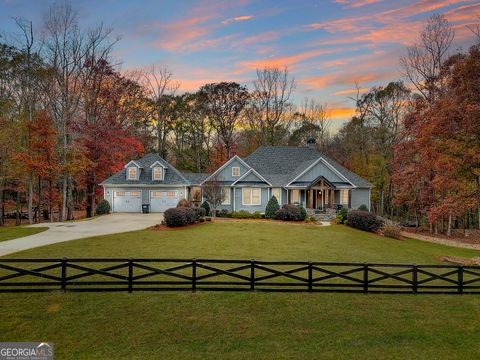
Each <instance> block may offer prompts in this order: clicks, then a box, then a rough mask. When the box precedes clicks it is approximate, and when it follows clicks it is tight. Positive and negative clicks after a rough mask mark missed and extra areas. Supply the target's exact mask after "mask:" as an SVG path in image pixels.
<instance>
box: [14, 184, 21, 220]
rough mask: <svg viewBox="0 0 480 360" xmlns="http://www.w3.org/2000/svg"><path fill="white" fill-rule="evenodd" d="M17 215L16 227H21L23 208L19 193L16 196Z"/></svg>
mask: <svg viewBox="0 0 480 360" xmlns="http://www.w3.org/2000/svg"><path fill="white" fill-rule="evenodd" d="M15 205H16V213H15V225H16V226H19V225H21V224H22V218H21V208H20V193H19V192H18V191H17V194H16V204H15Z"/></svg>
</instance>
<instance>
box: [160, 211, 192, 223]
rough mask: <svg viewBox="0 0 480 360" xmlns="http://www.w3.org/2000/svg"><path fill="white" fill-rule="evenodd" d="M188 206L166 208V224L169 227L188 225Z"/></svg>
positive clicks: (164, 215)
mask: <svg viewBox="0 0 480 360" xmlns="http://www.w3.org/2000/svg"><path fill="white" fill-rule="evenodd" d="M184 209H186V208H183V207H179V208H170V209H167V210H165V213H164V214H163V218H164V221H165V224H166V225H167V226H169V227H179V226H185V225H187V216H186V214H185V210H184Z"/></svg>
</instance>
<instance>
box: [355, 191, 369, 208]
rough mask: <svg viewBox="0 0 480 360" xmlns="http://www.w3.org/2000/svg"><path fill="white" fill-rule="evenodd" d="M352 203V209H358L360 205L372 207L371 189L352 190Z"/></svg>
mask: <svg viewBox="0 0 480 360" xmlns="http://www.w3.org/2000/svg"><path fill="white" fill-rule="evenodd" d="M350 201H351V204H350V207H351V208H352V209H358V208H359V207H360V205H366V206H367V207H370V189H352V190H351V198H350Z"/></svg>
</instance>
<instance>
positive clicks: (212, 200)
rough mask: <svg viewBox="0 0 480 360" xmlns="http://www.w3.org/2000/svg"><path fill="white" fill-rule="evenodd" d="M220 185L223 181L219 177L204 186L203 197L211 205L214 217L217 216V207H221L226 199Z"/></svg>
mask: <svg viewBox="0 0 480 360" xmlns="http://www.w3.org/2000/svg"><path fill="white" fill-rule="evenodd" d="M220 184H221V179H220V178H219V177H217V176H212V177H211V178H210V179H208V180H207V181H205V182H204V183H203V185H202V195H203V197H204V198H205V200H207V202H208V203H209V204H210V207H211V208H212V214H213V217H215V216H216V212H217V207H218V206H220V205H221V204H222V202H223V201H224V199H225V193H224V192H223V190H222V187H221V186H220Z"/></svg>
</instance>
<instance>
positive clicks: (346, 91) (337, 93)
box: [332, 88, 369, 96]
mask: <svg viewBox="0 0 480 360" xmlns="http://www.w3.org/2000/svg"><path fill="white" fill-rule="evenodd" d="M368 90H369V89H368V88H360V89H349V90H341V91H337V92H334V93H332V95H334V96H337V95H352V94H357V93H364V92H367V91H368Z"/></svg>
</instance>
